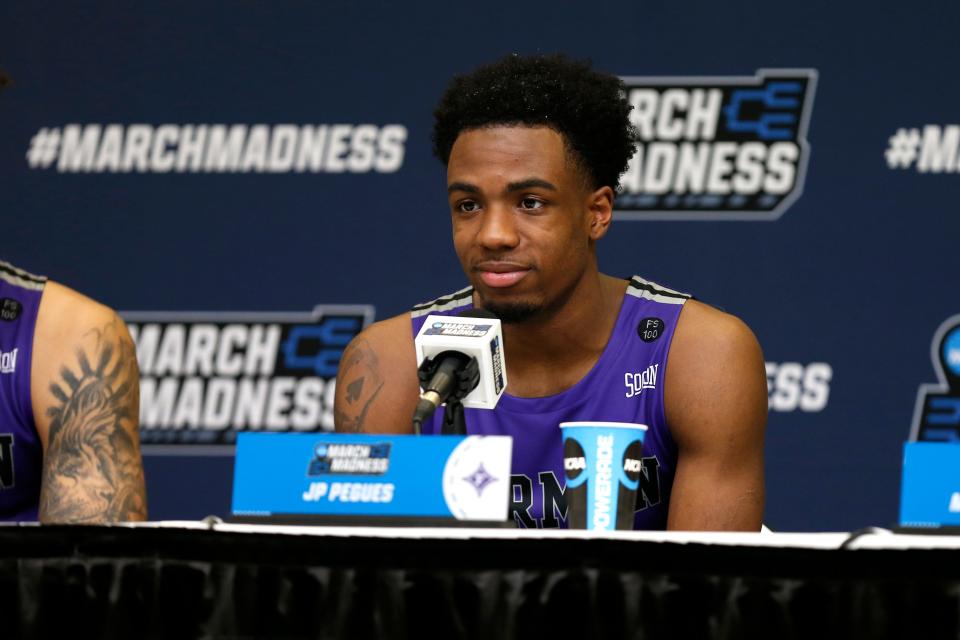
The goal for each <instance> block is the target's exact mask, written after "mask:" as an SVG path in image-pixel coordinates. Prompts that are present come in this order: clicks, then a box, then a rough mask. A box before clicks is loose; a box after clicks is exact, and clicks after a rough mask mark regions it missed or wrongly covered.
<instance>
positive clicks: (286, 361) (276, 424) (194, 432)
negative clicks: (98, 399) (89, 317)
mask: <svg viewBox="0 0 960 640" xmlns="http://www.w3.org/2000/svg"><path fill="white" fill-rule="evenodd" d="M122 315H123V318H124V320H126V322H127V327H128V328H129V329H130V335H131V336H132V337H133V340H134V343H135V344H136V346H137V360H138V362H139V365H140V439H141V442H143V443H144V444H174V445H190V444H233V443H234V442H235V441H236V436H237V432H238V431H281V432H284V431H285V432H291V431H292V432H309V431H332V430H333V399H334V390H335V386H336V376H337V368H338V367H339V364H340V358H341V356H342V355H343V351H344V349H345V348H346V346H347V344H348V343H349V342H350V340H352V339H353V337H354V336H356V335H357V334H358V333H359V332H360V330H361V329H363V328H364V327H365V326H366V325H367V324H369V323H370V321H371V320H372V319H373V307H372V306H368V305H347V306H318V307H316V308H315V309H314V310H313V311H312V312H302V313H296V312H294V313H236V312H225V313H204V312H183V313H168V312H158V313H152V312H151V313H143V312H128V313H124V314H122Z"/></svg>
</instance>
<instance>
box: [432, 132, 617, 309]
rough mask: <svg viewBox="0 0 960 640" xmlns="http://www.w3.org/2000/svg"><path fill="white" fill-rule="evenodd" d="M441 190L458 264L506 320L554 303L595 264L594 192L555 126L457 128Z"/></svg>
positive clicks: (485, 301)
mask: <svg viewBox="0 0 960 640" xmlns="http://www.w3.org/2000/svg"><path fill="white" fill-rule="evenodd" d="M447 191H448V198H449V203H450V209H451V215H452V217H453V243H454V248H455V249H456V252H457V256H458V257H459V258H460V264H461V266H462V267H463V271H464V273H466V275H467V278H468V279H469V280H470V283H471V284H472V285H473V286H474V289H475V291H476V292H477V294H478V296H479V298H480V302H481V304H482V306H483V307H484V308H486V309H489V310H490V311H492V312H493V313H495V314H497V315H498V316H499V317H500V318H501V319H502V320H504V322H522V321H524V320H527V319H530V318H532V317H534V316H536V315H537V314H539V313H540V312H542V311H548V310H552V309H555V308H559V306H561V305H562V304H563V303H564V302H565V301H566V300H567V297H568V296H569V295H570V293H571V292H572V291H573V290H574V288H575V286H576V285H577V283H578V282H579V281H580V279H581V277H582V276H583V274H584V273H585V271H586V270H587V269H588V268H590V266H592V265H594V264H595V263H594V258H593V240H595V239H596V238H597V237H599V235H597V232H596V224H595V223H592V218H593V217H594V214H593V212H592V211H591V208H590V202H591V201H592V199H593V198H594V197H595V196H596V193H595V192H591V191H590V190H589V189H588V188H587V187H586V184H585V181H584V179H583V177H582V175H581V172H580V171H579V169H578V167H577V166H576V164H575V163H574V161H573V160H572V159H571V158H570V156H569V152H568V151H567V150H566V148H565V146H564V140H563V137H562V136H561V135H560V134H559V133H557V132H556V131H554V130H553V129H549V128H547V127H524V126H500V127H491V128H483V129H472V130H468V131H464V132H463V133H461V134H460V136H459V137H458V138H457V140H456V142H455V143H454V145H453V148H452V150H451V152H450V161H449V162H448V164H447ZM607 191H609V189H607ZM611 194H612V192H611ZM605 229H606V226H605V225H604V227H603V230H605ZM600 235H602V232H601V233H600Z"/></svg>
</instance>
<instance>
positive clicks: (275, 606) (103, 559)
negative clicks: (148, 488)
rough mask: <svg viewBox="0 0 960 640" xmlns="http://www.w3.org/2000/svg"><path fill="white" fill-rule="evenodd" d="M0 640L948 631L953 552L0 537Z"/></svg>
mask: <svg viewBox="0 0 960 640" xmlns="http://www.w3.org/2000/svg"><path fill="white" fill-rule="evenodd" d="M0 621H2V622H0V625H2V627H0V629H2V631H0V638H40V637H57V638H74V637H96V638H123V639H127V638H259V637H278V638H287V637H289V638H300V637H309V638H351V639H354V638H356V639H361V638H410V639H411V640H420V639H423V638H432V637H440V638H449V639H458V638H478V639H479V638H504V639H512V638H517V639H521V638H522V639H535V638H581V639H586V638H636V639H642V638H697V639H704V638H776V639H786V640H789V639H794V638H795V639H797V640H800V639H803V640H807V639H811V638H871V639H873V638H898V639H900V638H924V639H927V638H954V639H955V638H958V637H960V552H958V551H953V550H923V549H910V550H889V549H886V550H839V549H829V550H822V549H804V548H767V547H759V546H758V547H753V546H726V545H713V544H691V543H686V544H681V543H672V542H650V541H624V540H601V539H594V540H578V539H560V538H557V539H550V538H547V539H543V538H538V539H524V538H523V537H522V536H520V537H519V538H517V539H468V540H461V539H439V540H438V539H423V540H420V539H404V538H381V537H364V536H362V535H361V536H353V537H340V536H294V535H282V534H276V533H230V532H223V531H206V530H188V529H151V528H125V527H0Z"/></svg>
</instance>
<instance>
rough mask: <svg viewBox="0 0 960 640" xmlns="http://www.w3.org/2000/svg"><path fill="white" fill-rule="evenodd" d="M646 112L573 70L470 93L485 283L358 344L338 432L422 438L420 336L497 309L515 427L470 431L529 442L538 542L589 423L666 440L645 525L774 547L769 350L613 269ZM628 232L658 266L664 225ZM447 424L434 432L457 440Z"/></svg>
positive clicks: (471, 80)
mask: <svg viewBox="0 0 960 640" xmlns="http://www.w3.org/2000/svg"><path fill="white" fill-rule="evenodd" d="M630 109H631V107H630V105H629V103H628V101H627V99H626V91H625V87H624V84H623V83H622V82H621V81H620V80H619V79H618V78H616V77H614V76H611V75H606V74H602V73H598V72H595V71H593V70H591V69H590V67H589V65H588V64H585V63H580V62H575V61H571V60H569V59H568V58H566V57H564V56H533V57H521V56H516V55H512V56H508V57H507V58H505V59H503V60H501V61H499V62H496V63H494V64H491V65H488V66H486V67H482V68H480V69H478V70H476V71H475V72H473V73H470V74H467V75H464V76H460V77H456V78H454V80H453V81H452V82H451V84H450V85H449V87H448V89H447V91H446V93H445V95H444V96H443V98H442V99H441V101H440V104H439V106H438V108H437V110H436V112H435V114H434V115H435V126H434V132H433V142H434V152H435V154H436V155H437V156H438V158H439V159H440V160H441V161H442V162H444V163H445V165H446V168H447V198H448V205H449V210H450V215H451V220H452V228H453V246H454V249H455V251H456V253H457V256H458V257H459V260H460V264H461V267H462V268H463V271H464V273H465V275H466V278H467V280H468V281H469V283H470V286H469V287H467V288H465V289H462V290H460V291H457V292H455V293H451V294H449V295H445V296H442V297H439V298H437V299H435V300H433V301H432V302H428V303H426V304H421V305H418V306H415V307H413V309H412V311H411V312H410V313H405V314H402V315H399V316H396V317H393V318H389V319H387V320H384V321H382V322H378V323H375V324H373V325H371V326H370V327H368V328H366V329H365V330H364V331H363V332H361V333H360V334H359V335H358V336H357V337H356V338H355V339H354V340H353V341H352V342H351V343H350V345H349V346H348V348H347V350H346V351H345V353H344V355H343V358H342V360H341V363H340V370H339V374H338V377H337V386H336V402H335V422H336V427H337V429H338V430H340V431H345V432H371V433H381V432H383V433H410V432H411V430H412V424H411V416H412V414H413V410H414V407H415V405H416V403H417V400H418V398H419V385H418V379H417V364H418V363H417V361H416V357H415V352H414V343H413V337H414V336H415V335H416V333H417V331H418V330H419V328H420V326H421V325H422V324H423V322H424V321H425V319H426V317H427V315H429V314H446V315H454V314H457V313H459V312H461V311H463V310H465V309H469V308H472V307H477V308H483V309H486V310H488V311H490V312H492V313H494V314H496V315H497V316H498V317H499V318H500V319H501V320H502V322H503V341H504V355H505V358H506V363H507V364H506V366H507V374H508V376H507V379H508V385H507V388H506V393H505V394H504V395H503V397H502V398H501V399H500V402H499V404H498V406H497V407H496V409H495V410H493V411H489V410H472V409H467V410H466V422H467V429H468V433H471V434H490V435H495V434H496V435H499V434H506V435H511V436H513V438H514V448H513V451H514V453H513V475H512V478H511V482H512V484H513V491H512V496H513V498H512V499H513V506H512V516H513V518H514V519H515V520H516V522H517V523H518V525H520V526H524V527H551V526H553V527H556V526H564V525H565V516H566V505H565V501H564V498H563V482H564V472H563V461H562V440H561V434H560V428H559V424H560V423H561V422H566V421H575V420H580V421H616V422H629V423H641V424H645V425H648V427H649V429H648V431H647V435H646V439H645V442H644V445H643V458H644V459H643V469H642V474H641V489H642V490H641V491H640V492H638V497H637V504H636V514H635V520H634V526H635V527H636V528H639V529H663V528H668V529H686V530H696V529H735V530H754V531H756V530H759V529H760V525H761V518H762V514H763V501H764V477H763V437H764V425H765V422H766V414H767V388H766V374H765V371H764V360H763V355H762V353H761V350H760V346H759V344H758V343H757V340H756V338H755V337H754V335H753V333H752V332H751V331H750V329H749V328H747V326H746V325H745V324H744V323H743V322H741V321H740V320H738V319H737V318H735V317H733V316H732V315H728V314H726V313H723V312H721V311H719V310H717V309H715V308H713V307H711V306H708V305H706V304H702V303H700V302H697V301H695V300H693V299H691V296H689V295H687V294H685V293H680V292H678V291H675V290H673V289H669V288H667V287H664V286H661V285H659V284H655V283H653V282H649V281H647V280H645V279H643V278H641V277H639V276H633V277H631V278H627V279H623V278H615V277H611V276H609V275H606V274H603V273H601V272H600V271H599V268H598V266H597V254H596V248H597V243H598V242H599V241H600V240H601V239H602V238H603V237H604V236H605V235H606V234H607V231H608V230H609V228H610V222H611V218H612V214H613V209H614V197H615V194H616V192H617V189H618V184H619V180H620V176H621V175H622V174H623V173H624V171H626V169H627V165H628V161H629V159H630V157H631V156H632V155H633V154H634V152H635V142H636V139H637V137H636V133H635V130H634V129H633V127H632V126H631V123H630V117H629V114H630ZM618 232H620V233H627V234H632V236H633V237H634V238H635V239H636V240H635V244H634V246H635V247H636V254H635V255H636V259H637V261H638V262H640V261H642V260H643V256H644V252H643V248H644V246H645V245H646V246H649V245H650V244H651V243H654V242H656V236H655V234H656V227H654V226H641V225H627V226H624V227H623V228H621V229H619V230H618ZM675 251H676V255H677V256H678V259H682V257H683V252H684V248H683V247H682V246H680V247H676V248H675ZM651 267H652V265H646V268H651ZM442 413H443V412H442V411H438V412H437V413H436V414H435V415H434V417H433V419H432V421H430V422H428V423H425V424H424V433H436V432H438V430H439V425H440V423H441V422H442V415H441V414H442Z"/></svg>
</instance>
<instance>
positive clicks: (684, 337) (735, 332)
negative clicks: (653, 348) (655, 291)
mask: <svg viewBox="0 0 960 640" xmlns="http://www.w3.org/2000/svg"><path fill="white" fill-rule="evenodd" d="M677 340H679V341H680V346H683V343H689V344H690V345H691V346H693V347H695V348H708V347H711V346H714V347H715V346H717V345H718V344H719V345H729V346H734V347H735V346H738V345H740V346H743V345H744V344H745V343H750V342H751V341H753V342H755V341H756V337H754V335H753V331H751V330H750V327H748V326H747V324H746V323H745V322H744V321H743V320H741V319H740V318H738V317H737V316H735V315H733V314H730V313H727V312H725V311H721V310H720V309H718V308H716V307H713V306H711V305H709V304H706V303H703V302H700V301H698V300H687V301H686V302H685V304H684V305H683V311H682V313H681V314H680V320H679V322H678V325H677V335H676V337H675V338H674V341H677Z"/></svg>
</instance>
